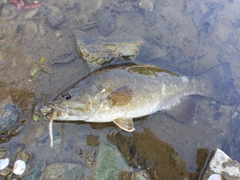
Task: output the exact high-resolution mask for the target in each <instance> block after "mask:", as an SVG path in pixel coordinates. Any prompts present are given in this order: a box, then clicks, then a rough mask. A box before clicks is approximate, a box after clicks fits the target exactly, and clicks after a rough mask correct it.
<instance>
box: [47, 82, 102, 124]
mask: <svg viewBox="0 0 240 180" xmlns="http://www.w3.org/2000/svg"><path fill="white" fill-rule="evenodd" d="M105 91H106V90H105V89H104V88H103V87H101V86H100V85H97V84H81V83H80V84H79V85H77V86H74V87H73V88H71V89H70V90H67V91H65V92H63V93H61V94H60V95H59V96H58V97H57V98H56V99H55V100H53V101H52V102H49V103H48V107H50V108H52V109H53V111H56V112H57V115H56V117H55V118H54V119H55V120H82V121H84V120H87V119H89V118H91V117H92V116H93V115H94V114H95V112H96V111H97V110H98V108H99V106H100V105H101V102H102V101H103V99H104V93H105Z"/></svg>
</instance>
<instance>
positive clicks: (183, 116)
mask: <svg viewBox="0 0 240 180" xmlns="http://www.w3.org/2000/svg"><path fill="white" fill-rule="evenodd" d="M195 110H196V102H195V99H194V98H193V97H191V96H186V97H183V98H181V99H180V101H179V102H178V103H176V104H174V105H172V106H171V107H170V108H169V109H166V110H164V112H166V113H167V114H168V115H169V116H171V117H173V118H174V119H176V120H178V121H188V120H190V119H192V118H193V117H194V115H195Z"/></svg>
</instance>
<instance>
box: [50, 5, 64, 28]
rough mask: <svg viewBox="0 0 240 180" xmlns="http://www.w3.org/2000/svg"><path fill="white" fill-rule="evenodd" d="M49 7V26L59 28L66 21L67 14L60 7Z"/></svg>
mask: <svg viewBox="0 0 240 180" xmlns="http://www.w3.org/2000/svg"><path fill="white" fill-rule="evenodd" d="M49 8H50V14H49V15H48V17H47V19H48V22H49V26H50V27H51V28H54V29H55V28H58V27H59V26H60V25H61V24H62V23H63V22H64V20H65V16H64V14H63V12H62V11H61V10H60V9H59V8H57V7H55V6H50V7H49Z"/></svg>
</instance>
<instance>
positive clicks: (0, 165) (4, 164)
mask: <svg viewBox="0 0 240 180" xmlns="http://www.w3.org/2000/svg"><path fill="white" fill-rule="evenodd" d="M8 165H9V159H8V158H6V159H0V170H3V169H5V168H6V167H7V166H8Z"/></svg>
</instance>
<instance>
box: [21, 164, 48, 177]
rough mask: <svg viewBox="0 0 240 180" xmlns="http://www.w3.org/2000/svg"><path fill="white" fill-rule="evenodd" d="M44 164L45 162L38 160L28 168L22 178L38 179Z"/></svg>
mask: <svg viewBox="0 0 240 180" xmlns="http://www.w3.org/2000/svg"><path fill="white" fill-rule="evenodd" d="M45 166H46V164H45V162H42V161H41V162H38V163H37V164H35V165H34V166H32V167H31V168H30V169H29V170H28V172H27V175H26V176H25V177H24V178H23V180H39V178H40V177H41V175H42V172H43V169H44V168H45Z"/></svg>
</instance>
